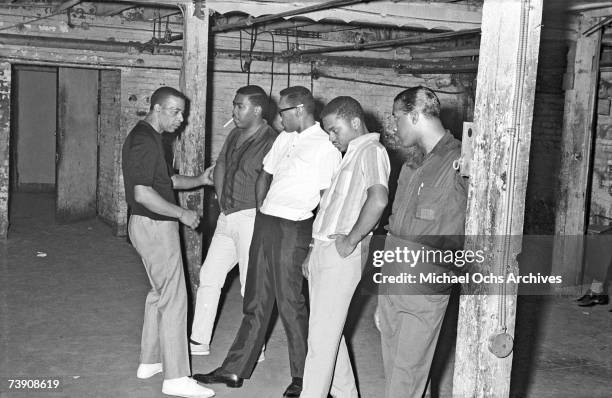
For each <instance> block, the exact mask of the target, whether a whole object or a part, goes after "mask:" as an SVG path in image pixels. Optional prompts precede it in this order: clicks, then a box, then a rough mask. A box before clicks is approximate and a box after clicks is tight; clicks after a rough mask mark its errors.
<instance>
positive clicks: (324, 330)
mask: <svg viewBox="0 0 612 398" xmlns="http://www.w3.org/2000/svg"><path fill="white" fill-rule="evenodd" d="M361 263H362V261H361V244H359V245H358V246H357V248H356V249H355V251H353V253H351V254H350V255H349V256H348V257H346V258H342V257H340V255H339V254H338V251H337V250H336V246H335V242H334V241H330V242H327V241H320V240H315V243H314V247H313V248H312V252H311V254H310V261H309V264H308V274H309V276H308V292H309V295H310V319H309V321H308V353H307V355H306V364H305V368H304V380H303V388H302V393H301V395H300V398H327V396H328V393H330V392H331V395H332V396H333V397H335V398H357V397H358V393H357V386H356V385H355V377H354V375H353V368H352V367H351V361H350V359H349V355H348V350H347V348H346V343H345V340H344V336H342V330H343V329H344V323H345V321H346V315H347V313H348V309H349V306H350V304H351V299H352V298H353V293H354V292H355V289H356V287H357V284H358V283H359V280H360V279H361ZM330 390H331V391H330Z"/></svg>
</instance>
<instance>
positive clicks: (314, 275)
mask: <svg viewBox="0 0 612 398" xmlns="http://www.w3.org/2000/svg"><path fill="white" fill-rule="evenodd" d="M321 118H322V121H323V126H324V127H325V130H326V131H327V132H328V133H329V139H330V140H331V141H332V143H333V144H334V146H336V148H338V149H339V150H340V151H341V152H344V153H345V155H344V158H343V159H342V162H341V163H340V167H339V170H338V171H337V172H336V174H335V175H334V177H333V179H332V183H331V186H330V188H329V189H328V190H327V191H325V194H324V195H323V198H322V199H321V204H320V206H319V212H318V213H317V217H316V219H315V221H314V224H313V228H312V236H313V238H314V246H313V248H312V250H311V252H310V253H309V255H308V258H307V259H306V261H304V275H305V276H306V277H308V289H309V293H310V295H309V296H310V320H309V323H308V355H307V356H306V364H305V369H304V388H303V390H302V394H301V395H300V398H327V396H328V394H329V393H330V392H331V394H332V396H333V397H334V398H358V393H357V386H356V385H355V377H354V376H353V369H352V367H351V362H350V360H349V356H348V351H347V348H346V343H345V341H344V337H342V330H343V329H344V322H345V320H346V315H347V312H348V309H349V305H350V304H351V299H352V297H353V293H354V292H355V289H356V287H357V284H358V283H359V281H360V279H361V264H362V258H361V257H362V253H367V245H368V242H369V239H366V238H367V237H368V236H369V235H370V233H371V232H372V230H373V229H374V227H376V224H377V223H378V220H379V219H380V216H381V215H382V213H383V211H384V210H385V207H386V206H387V200H388V199H387V196H388V181H389V172H390V170H391V166H390V163H389V156H388V155H387V151H386V150H385V148H384V147H383V146H382V145H381V144H380V142H379V140H380V135H379V134H377V133H370V132H369V131H368V129H367V127H366V125H365V122H364V114H363V109H362V108H361V105H360V104H359V102H357V101H356V100H355V99H354V98H351V97H337V98H335V99H333V100H332V101H331V102H330V103H328V104H327V105H326V106H325V108H323V111H322V112H321ZM332 378H333V381H332ZM330 387H331V391H330Z"/></svg>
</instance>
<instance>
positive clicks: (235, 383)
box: [191, 368, 244, 388]
mask: <svg viewBox="0 0 612 398" xmlns="http://www.w3.org/2000/svg"><path fill="white" fill-rule="evenodd" d="M191 377H192V378H193V379H194V380H195V381H197V382H198V383H202V384H225V385H226V386H228V387H230V388H239V387H242V382H243V381H244V379H243V378H242V377H240V376H238V375H236V374H233V373H230V372H227V371H225V370H223V369H222V368H217V369H215V370H213V371H212V372H210V373H206V374H201V373H197V374H194V375H193V376H191Z"/></svg>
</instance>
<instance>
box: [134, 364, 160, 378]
mask: <svg viewBox="0 0 612 398" xmlns="http://www.w3.org/2000/svg"><path fill="white" fill-rule="evenodd" d="M162 370H163V369H162V364H161V363H141V364H140V365H138V370H137V371H136V377H138V378H139V379H148V378H149V377H152V376H155V375H156V374H158V373H161V371H162Z"/></svg>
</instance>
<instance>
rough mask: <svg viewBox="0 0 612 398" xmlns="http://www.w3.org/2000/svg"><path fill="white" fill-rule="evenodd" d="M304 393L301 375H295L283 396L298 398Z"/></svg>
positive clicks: (284, 397) (285, 397)
mask: <svg viewBox="0 0 612 398" xmlns="http://www.w3.org/2000/svg"><path fill="white" fill-rule="evenodd" d="M301 393H302V378H301V377H293V378H292V379H291V384H289V387H287V389H286V390H285V392H284V393H283V398H298V397H299V396H300V394H301Z"/></svg>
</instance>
